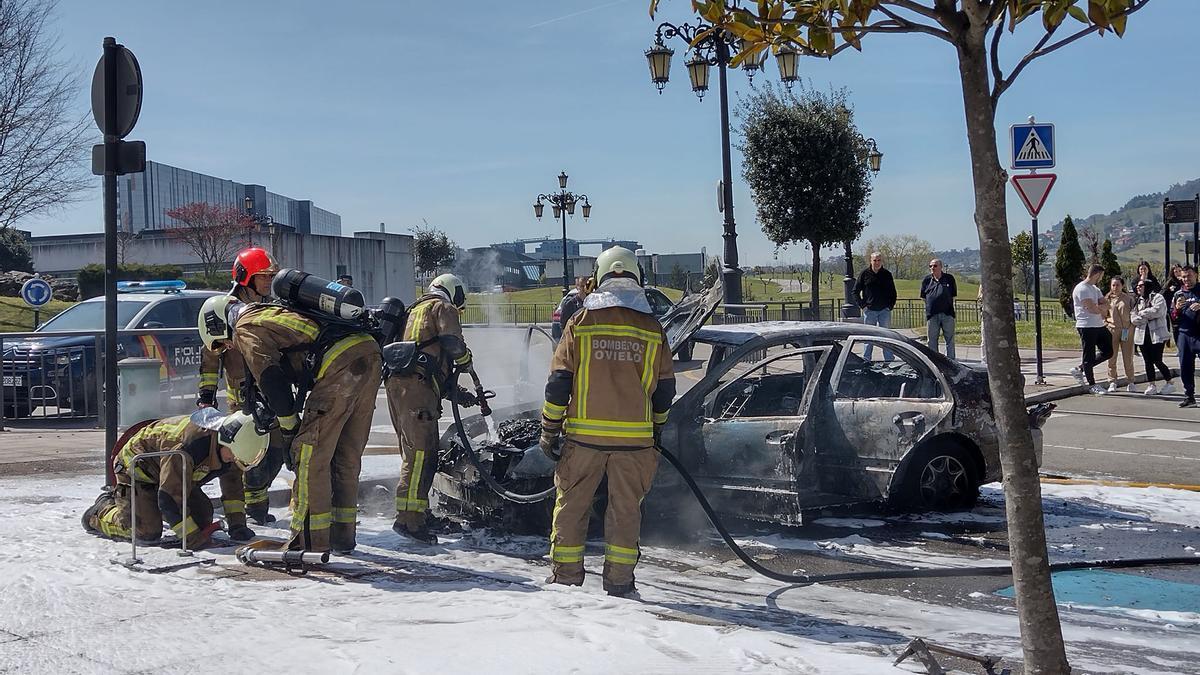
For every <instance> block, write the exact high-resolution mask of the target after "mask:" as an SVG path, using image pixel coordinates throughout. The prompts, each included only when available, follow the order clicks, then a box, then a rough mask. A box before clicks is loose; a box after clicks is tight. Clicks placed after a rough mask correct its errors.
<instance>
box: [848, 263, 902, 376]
mask: <svg viewBox="0 0 1200 675" xmlns="http://www.w3.org/2000/svg"><path fill="white" fill-rule="evenodd" d="M854 299H855V301H856V302H857V304H858V306H859V308H860V309H862V313H863V323H865V324H866V325H868V326H881V327H883V328H891V327H892V308H893V307H895V306H896V280H895V279H893V278H892V273H891V272H889V271H888V269H887V268H886V267H884V266H883V254H881V253H880V252H879V251H875V252H873V253H871V266H870V267H868V268H867V269H865V270H863V271H862V274H859V275H858V281H856V282H855V283H854ZM871 349H872V347H871V345H870V344H867V348H866V350H865V351H864V353H863V356H864V358H866V359H867V360H868V361H870V360H871ZM883 360H884V361H891V360H892V352H891V351H889V350H887V349H885V350H883Z"/></svg>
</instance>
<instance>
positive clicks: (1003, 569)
mask: <svg viewBox="0 0 1200 675" xmlns="http://www.w3.org/2000/svg"><path fill="white" fill-rule="evenodd" d="M459 372H461V369H460V370H458V371H456V372H455V378H457V375H458V374H459ZM471 376H472V377H473V378H474V379H475V383H476V385H477V386H478V383H479V378H478V376H476V375H475V372H474V370H473V369H472V370H471ZM480 400H481V401H482V400H483V399H482V397H481V398H480ZM450 405H451V410H452V411H453V413H454V425H455V427H456V429H457V430H458V439H459V441H460V442H461V443H462V445H463V450H464V454H465V455H466V457H467V460H468V461H469V462H470V463H471V465H472V466H474V467H475V470H476V471H477V472H478V473H479V476H480V477H481V478H482V479H483V482H484V483H486V484H487V486H488V487H489V488H491V489H492V491H493V492H495V493H496V494H497V495H499V496H500V497H503V498H504V499H506V500H508V501H510V502H515V503H518V504H532V503H536V502H540V501H542V500H544V499H548V498H549V497H551V496H553V495H554V494H555V488H554V487H550V488H547V489H546V490H543V491H542V492H537V493H533V494H519V493H515V492H512V491H511V490H509V489H508V488H506V487H505V486H504V485H502V484H501V483H500V482H499V481H497V480H496V479H495V478H493V477H492V475H491V472H490V471H488V470H486V469H485V468H484V466H483V462H482V461H481V460H480V459H479V455H478V453H477V452H476V451H475V447H474V446H473V445H472V444H471V439H470V438H469V437H468V436H467V432H466V429H465V428H464V426H463V423H462V415H461V412H460V411H459V402H458V398H457V397H456V396H451V398H450ZM485 405H486V403H484V404H483V405H481V406H480V412H481V413H482V414H483V415H484V416H485V417H486V416H490V415H491V410H490V409H486V408H485V407H484V406H485ZM485 410H486V412H485ZM654 449H655V450H656V451H657V452H658V454H660V455H662V456H663V458H664V459H666V460H667V462H668V463H670V465H671V466H673V467H674V468H675V470H676V471H677V472H679V476H680V477H681V478H683V482H684V483H685V484H687V486H688V489H689V490H690V491H691V493H692V495H693V496H694V497H695V498H696V501H697V502H699V504H700V508H701V509H702V510H703V511H704V515H706V516H707V517H708V520H709V522H711V523H712V526H713V527H714V528H715V529H716V530H717V534H719V535H720V537H721V540H722V541H724V542H725V545H726V546H727V547H729V550H730V551H732V552H733V554H734V555H735V556H737V558H738V560H741V561H742V562H743V563H745V565H746V566H747V567H749V568H750V569H752V570H754V571H755V572H757V573H759V574H761V575H762V576H764V577H766V578H768V579H771V580H774V581H779V582H783V583H786V584H795V585H809V584H819V583H831V582H837V581H870V580H878V579H933V578H950V577H975V576H1005V575H1009V574H1012V572H1013V569H1012V566H1011V565H992V566H987V567H955V568H944V567H943V568H921V569H900V570H871V571H862V572H840V573H832V574H787V573H784V572H777V571H775V570H772V569H770V568H767V567H765V566H763V565H762V564H761V563H759V562H758V561H757V560H755V559H754V558H753V557H752V556H751V555H750V554H749V553H747V552H746V551H745V550H744V549H743V548H742V547H741V546H740V545H739V544H738V543H737V541H735V540H734V538H733V535H731V534H730V533H729V530H728V529H727V528H726V527H725V524H724V523H723V522H721V519H720V517H718V516H717V513H716V510H715V509H713V507H712V505H711V504H709V502H708V499H707V498H706V497H705V496H704V493H703V492H702V491H701V490H700V486H699V485H697V484H696V481H695V479H693V478H692V475H691V474H690V473H688V470H687V469H686V468H684V466H683V463H682V462H681V461H679V458H678V457H676V456H675V455H673V454H672V453H671V452H670V451H668V450H667V449H666V448H664V447H662V446H661V445H659V444H657V443H656V444H655V445H654ZM1196 564H1200V557H1197V556H1174V557H1165V558H1122V559H1109V560H1077V561H1071V562H1057V563H1051V564H1050V571H1051V572H1063V571H1068V570H1081V569H1126V568H1134V567H1150V566H1168V565H1196Z"/></svg>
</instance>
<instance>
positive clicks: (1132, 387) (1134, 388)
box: [1125, 382, 1138, 394]
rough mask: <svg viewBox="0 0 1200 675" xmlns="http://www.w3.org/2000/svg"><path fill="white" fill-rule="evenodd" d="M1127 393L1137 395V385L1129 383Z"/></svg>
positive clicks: (1126, 388)
mask: <svg viewBox="0 0 1200 675" xmlns="http://www.w3.org/2000/svg"><path fill="white" fill-rule="evenodd" d="M1125 391H1127V392H1129V393H1131V394H1136V393H1138V388H1137V385H1136V384H1134V383H1132V382H1130V383H1129V386H1128V387H1125Z"/></svg>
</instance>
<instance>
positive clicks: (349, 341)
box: [317, 333, 375, 380]
mask: <svg viewBox="0 0 1200 675" xmlns="http://www.w3.org/2000/svg"><path fill="white" fill-rule="evenodd" d="M374 341H375V338H373V337H371V336H370V335H367V334H365V333H359V334H357V335H351V336H349V337H344V338H342V339H341V340H338V341H337V342H335V343H333V346H332V347H330V348H329V351H328V352H326V353H325V358H324V359H322V360H321V368H320V369H319V370H318V371H317V379H318V380H319V379H321V378H322V377H324V376H325V371H326V370H329V366H331V365H333V362H334V361H336V360H337V357H339V356H341V355H342V354H343V353H344V352H345V351H346V350H347V349H350V348H351V347H353V346H355V345H361V344H362V343H364V342H374Z"/></svg>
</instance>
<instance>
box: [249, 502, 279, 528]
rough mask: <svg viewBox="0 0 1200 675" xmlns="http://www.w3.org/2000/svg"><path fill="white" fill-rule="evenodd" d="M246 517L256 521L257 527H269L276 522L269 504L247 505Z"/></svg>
mask: <svg viewBox="0 0 1200 675" xmlns="http://www.w3.org/2000/svg"><path fill="white" fill-rule="evenodd" d="M246 517H247V518H249V519H250V520H252V521H254V524H255V525H268V524H270V523H273V522H275V516H273V515H271V505H270V504H268V503H267V502H261V503H257V504H247V505H246Z"/></svg>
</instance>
